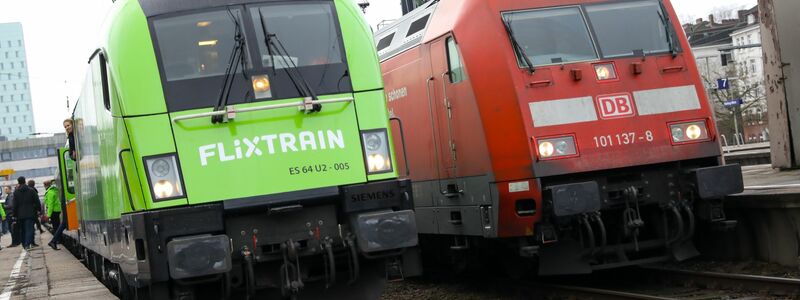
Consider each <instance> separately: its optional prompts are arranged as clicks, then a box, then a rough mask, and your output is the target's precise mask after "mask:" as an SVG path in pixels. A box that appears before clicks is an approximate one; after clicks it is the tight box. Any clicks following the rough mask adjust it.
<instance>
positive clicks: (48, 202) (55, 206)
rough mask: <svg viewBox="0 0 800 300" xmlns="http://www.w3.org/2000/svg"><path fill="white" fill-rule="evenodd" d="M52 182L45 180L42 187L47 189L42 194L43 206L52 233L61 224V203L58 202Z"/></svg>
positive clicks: (56, 190) (56, 192)
mask: <svg viewBox="0 0 800 300" xmlns="http://www.w3.org/2000/svg"><path fill="white" fill-rule="evenodd" d="M53 181H54V180H47V181H45V182H44V187H45V188H46V189H47V191H46V192H44V205H45V207H47V218H49V219H50V225H51V226H53V231H55V230H56V228H58V225H60V224H61V201H58V189H57V188H56V186H55V185H54V184H53Z"/></svg>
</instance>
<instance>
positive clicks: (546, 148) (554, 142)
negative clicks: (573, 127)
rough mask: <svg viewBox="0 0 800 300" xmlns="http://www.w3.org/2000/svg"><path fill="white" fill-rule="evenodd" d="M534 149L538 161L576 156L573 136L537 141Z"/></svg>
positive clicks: (576, 150) (576, 148)
mask: <svg viewBox="0 0 800 300" xmlns="http://www.w3.org/2000/svg"><path fill="white" fill-rule="evenodd" d="M536 149H537V150H538V153H539V159H542V160H545V159H554V158H563V157H570V156H576V155H578V147H576V146H575V138H574V137H573V136H563V137H557V138H542V139H538V141H537V146H536Z"/></svg>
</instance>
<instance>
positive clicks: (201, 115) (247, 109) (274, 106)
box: [172, 97, 355, 123]
mask: <svg viewBox="0 0 800 300" xmlns="http://www.w3.org/2000/svg"><path fill="white" fill-rule="evenodd" d="M354 100H355V99H354V98H353V97H345V98H334V99H322V100H311V101H310V102H306V101H299V102H291V103H283V104H270V105H262V106H254V107H245V108H240V109H236V107H235V106H229V107H228V108H227V109H226V110H218V111H211V112H204V113H197V114H191V115H185V116H177V117H174V118H172V122H173V123H177V122H178V121H182V120H190V119H197V118H205V117H211V116H219V115H225V114H229V113H230V114H233V115H236V113H243V112H251V111H261V110H270V109H278V108H286V107H297V108H298V109H299V110H305V107H306V105H309V104H310V105H314V104H326V103H339V102H352V101H354ZM229 119H233V118H229Z"/></svg>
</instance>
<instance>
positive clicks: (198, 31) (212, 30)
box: [153, 10, 239, 81]
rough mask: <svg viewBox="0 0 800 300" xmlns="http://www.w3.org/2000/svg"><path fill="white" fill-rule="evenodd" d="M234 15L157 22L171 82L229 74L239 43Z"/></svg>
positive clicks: (224, 13)
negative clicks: (229, 59) (228, 66)
mask: <svg viewBox="0 0 800 300" xmlns="http://www.w3.org/2000/svg"><path fill="white" fill-rule="evenodd" d="M232 15H233V16H237V18H238V15H239V11H238V10H231V14H229V13H228V11H226V10H220V11H213V12H206V13H198V14H192V15H185V16H178V17H173V18H168V19H161V20H156V21H155V22H153V23H154V27H155V29H156V32H157V34H158V37H159V48H160V50H161V59H162V61H163V66H164V75H165V77H166V79H167V81H178V80H186V79H195V78H201V77H209V76H221V75H223V74H225V67H227V65H228V64H227V62H228V60H227V58H228V55H230V53H231V50H232V49H233V46H234V44H235V41H234V39H233V36H234V32H235V31H236V27H235V25H234V22H233V18H232Z"/></svg>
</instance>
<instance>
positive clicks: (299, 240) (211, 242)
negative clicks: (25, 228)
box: [67, 0, 419, 298]
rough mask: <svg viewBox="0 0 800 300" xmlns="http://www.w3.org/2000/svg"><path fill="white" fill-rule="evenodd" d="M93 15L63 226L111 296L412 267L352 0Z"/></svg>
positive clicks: (376, 80)
mask: <svg viewBox="0 0 800 300" xmlns="http://www.w3.org/2000/svg"><path fill="white" fill-rule="evenodd" d="M106 23H107V24H106V25H104V28H103V31H102V33H103V35H102V40H103V42H102V43H101V45H100V46H99V47H98V48H97V51H95V52H94V54H92V55H91V58H90V59H89V68H88V72H87V75H86V80H85V86H84V88H83V91H82V94H81V97H80V100H79V101H78V104H77V105H76V108H75V111H74V114H73V119H74V127H75V141H76V150H77V153H76V155H77V157H76V164H75V165H76V170H75V179H76V180H75V181H76V188H75V194H76V199H77V200H76V201H77V216H76V217H77V219H78V221H79V222H78V223H79V229H78V230H75V231H68V232H67V236H69V237H71V238H72V239H73V240H74V244H75V246H76V247H77V248H76V249H77V251H78V252H79V253H80V255H81V256H83V257H84V258H85V259H86V262H87V264H88V266H89V267H90V269H92V270H93V271H94V272H95V274H96V275H97V276H98V277H99V278H101V279H102V280H103V281H104V282H106V283H107V284H108V285H109V286H112V287H113V289H114V290H116V291H118V292H119V294H120V295H122V296H125V297H140V298H193V297H194V298H202V297H205V296H209V295H214V297H215V298H216V297H217V296H222V297H231V295H234V296H235V297H238V296H240V295H247V296H256V295H261V294H260V293H262V292H270V291H271V292H276V293H277V292H279V293H280V294H281V295H282V296H284V297H294V296H296V295H297V294H298V293H299V292H301V291H303V290H305V289H308V288H309V287H310V286H322V287H324V288H330V289H333V288H335V287H336V286H346V287H347V288H348V289H357V288H362V287H363V288H365V289H369V288H374V287H376V286H378V285H379V284H380V283H382V282H385V279H386V277H387V276H388V277H389V278H390V279H391V278H400V277H403V276H409V275H413V274H416V273H418V272H419V268H418V267H417V266H418V259H417V257H418V255H417V252H416V251H415V249H416V248H415V246H416V244H417V229H416V224H415V217H414V212H413V211H412V210H411V209H412V202H413V201H412V193H411V188H410V184H409V182H408V181H407V180H401V179H399V178H398V175H397V172H396V168H395V160H394V151H393V149H392V145H391V143H390V140H389V139H388V137H389V136H390V132H389V131H390V130H389V128H390V125H389V122H390V121H389V116H388V113H387V110H386V100H385V95H384V91H383V82H382V79H381V74H380V68H379V65H378V58H377V55H376V53H375V49H374V47H373V41H372V33H371V31H370V29H369V27H368V26H367V25H366V23H365V21H364V20H363V17H362V15H361V13H360V12H359V10H358V7H357V5H356V4H355V2H353V1H351V0H318V1H315V0H311V1H300V0H294V1H263V0H262V1H249V0H233V1H219V0H209V1H168V0H118V1H116V2H115V3H114V5H113V8H112V10H111V13H110V16H109V17H108V19H107V22H106ZM376 279H379V280H376ZM366 282H369V283H366ZM348 284H350V286H347V285H348ZM217 293H218V294H220V295H216V294H217ZM326 293H327V292H326ZM301 295H302V294H301ZM326 295H330V294H326ZM373 296H374V295H373Z"/></svg>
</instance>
